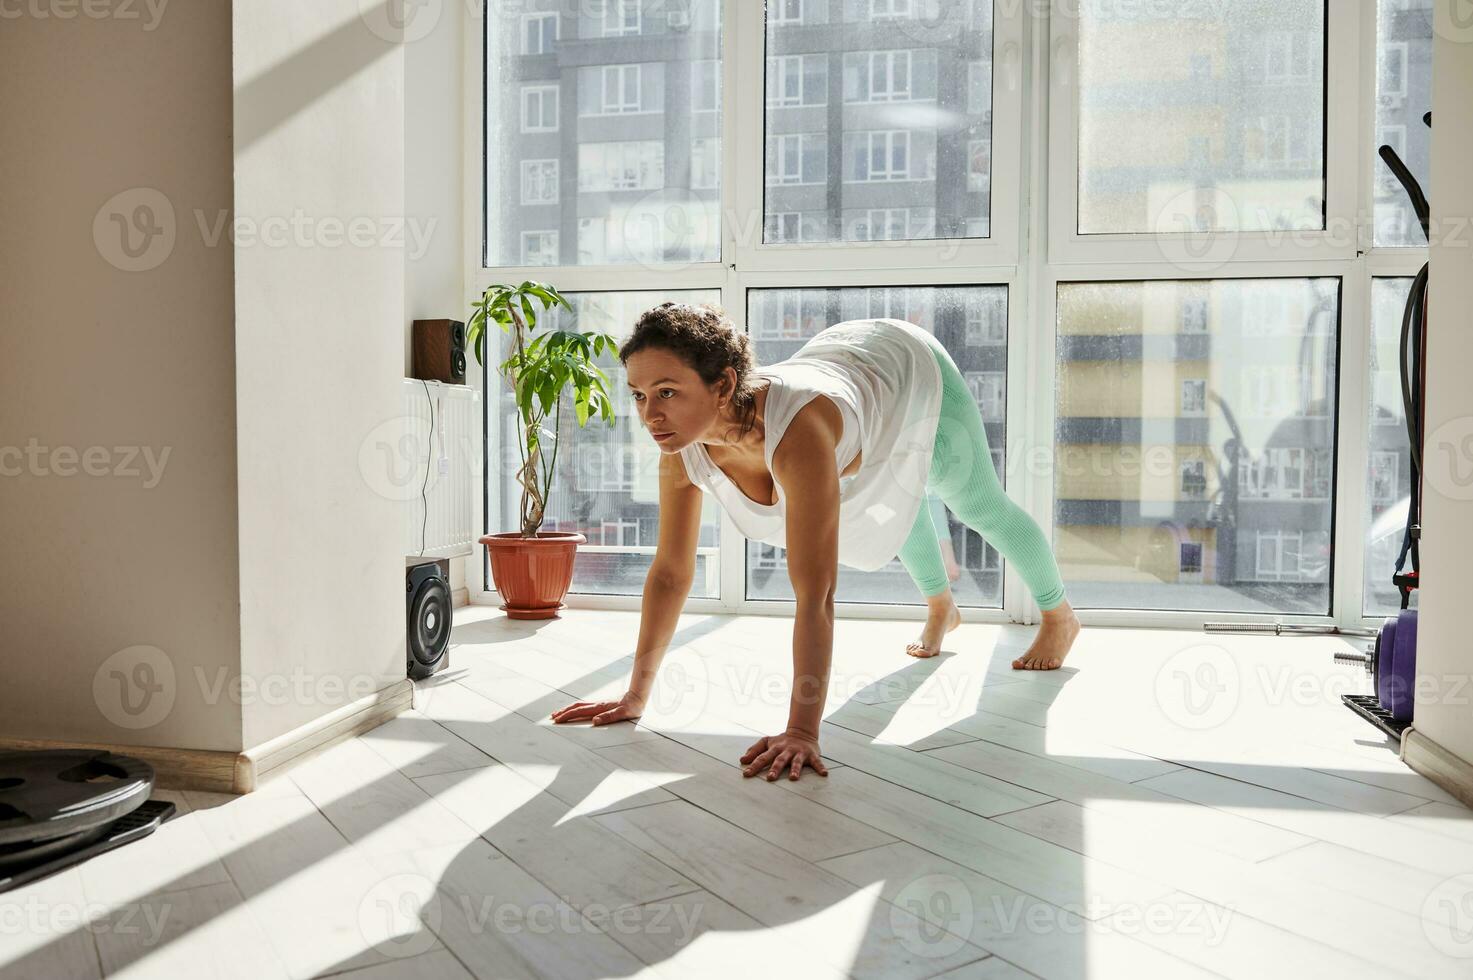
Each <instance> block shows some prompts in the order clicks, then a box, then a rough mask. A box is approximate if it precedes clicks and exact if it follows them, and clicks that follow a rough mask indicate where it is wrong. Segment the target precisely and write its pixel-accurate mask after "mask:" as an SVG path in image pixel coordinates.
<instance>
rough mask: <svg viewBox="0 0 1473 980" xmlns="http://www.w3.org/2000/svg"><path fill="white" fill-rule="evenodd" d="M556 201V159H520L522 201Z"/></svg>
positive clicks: (542, 202) (538, 202)
mask: <svg viewBox="0 0 1473 980" xmlns="http://www.w3.org/2000/svg"><path fill="white" fill-rule="evenodd" d="M557 202H558V161H557V160H555V159H554V160H523V161H522V203H523V204H556V203H557Z"/></svg>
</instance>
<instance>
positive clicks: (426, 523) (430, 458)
mask: <svg viewBox="0 0 1473 980" xmlns="http://www.w3.org/2000/svg"><path fill="white" fill-rule="evenodd" d="M419 383H420V384H422V385H424V389H425V404H426V405H428V406H429V409H430V438H429V440H428V441H429V448H428V453H427V455H426V457H425V481H424V483H422V484H421V485H420V488H419V499H420V500H421V501H422V502H423V503H424V505H425V516H424V520H423V521H422V522H420V525H419V555H418V557H420V558H423V557H424V554H425V535H426V533H427V532H428V531H429V527H430V498H429V496H428V495H427V494H426V493H425V491H426V490H427V489H429V486H430V466H431V464H433V463H434V460H435V402H434V399H432V398H430V385H429V382H427V381H425V380H424V379H423V378H421V379H420V380H419Z"/></svg>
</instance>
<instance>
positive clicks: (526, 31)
mask: <svg viewBox="0 0 1473 980" xmlns="http://www.w3.org/2000/svg"><path fill="white" fill-rule="evenodd" d="M557 37H558V16H557V14H524V15H523V16H522V54H550V53H552V47H553V45H554V44H555V43H557Z"/></svg>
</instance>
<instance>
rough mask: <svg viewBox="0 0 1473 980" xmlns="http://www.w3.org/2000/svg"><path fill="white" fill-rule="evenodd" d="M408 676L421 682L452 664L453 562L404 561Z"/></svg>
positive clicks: (448, 560)
mask: <svg viewBox="0 0 1473 980" xmlns="http://www.w3.org/2000/svg"><path fill="white" fill-rule="evenodd" d="M404 565H405V568H404V593H405V597H406V602H405V611H406V615H407V619H408V628H409V636H408V657H407V658H406V660H407V664H408V668H409V676H410V677H413V678H415V679H416V680H420V679H423V678H426V677H429V676H430V675H431V674H433V673H435V672H436V671H439V670H443V669H444V668H445V665H446V664H448V663H449V662H450V658H449V657H448V656H446V651H447V650H449V649H450V627H451V625H452V614H451V606H450V559H448V558H406V559H404Z"/></svg>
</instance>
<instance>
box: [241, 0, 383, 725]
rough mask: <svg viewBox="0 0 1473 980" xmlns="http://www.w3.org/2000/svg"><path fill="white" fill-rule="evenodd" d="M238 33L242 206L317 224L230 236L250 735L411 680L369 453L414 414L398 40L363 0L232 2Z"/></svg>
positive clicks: (258, 218) (256, 217)
mask: <svg viewBox="0 0 1473 980" xmlns="http://www.w3.org/2000/svg"><path fill="white" fill-rule="evenodd" d="M371 15H372V11H370V16H371ZM380 26H381V25H380ZM234 31H235V65H234V68H235V87H236V102H235V110H236V113H235V115H236V127H235V140H236V144H235V149H236V152H235V199H236V210H237V213H238V216H239V217H240V218H242V219H245V220H246V221H250V222H265V221H266V220H268V219H272V218H276V219H281V218H283V217H284V218H288V219H294V218H295V216H296V215H298V214H301V215H302V218H301V219H300V224H301V225H302V226H303V228H304V229H305V230H304V231H302V232H300V233H299V232H296V231H293V232H292V233H291V234H290V235H289V236H287V240H286V243H285V244H284V245H282V246H281V247H274V246H263V245H262V244H261V243H259V242H258V243H255V244H252V245H245V244H243V243H242V242H241V241H239V240H238V241H237V243H236V250H235V273H236V323H237V330H236V336H237V343H236V372H235V374H236V383H237V386H238V399H239V417H240V423H239V434H238V442H239V464H238V465H239V472H240V490H239V497H240V539H241V547H240V592H241V669H242V673H243V675H244V676H245V677H247V678H249V679H251V680H252V681H254V682H257V683H260V684H262V685H265V684H267V683H274V684H275V685H276V687H275V688H274V690H275V691H276V692H277V693H276V694H273V695H272V696H270V697H269V698H268V697H266V696H262V697H260V698H257V699H255V700H254V701H253V702H252V703H250V704H248V705H247V707H246V710H245V713H244V718H243V726H244V740H245V744H246V745H247V746H251V745H256V744H259V743H260V742H263V741H266V740H268V739H271V738H273V737H275V736H277V735H279V734H281V733H283V732H286V731H289V730H290V729H292V728H295V727H297V726H299V725H302V724H304V723H306V722H308V721H311V720H312V719H314V718H316V717H317V716H319V715H321V714H323V713H325V712H327V711H330V710H332V709H333V708H335V707H337V706H339V705H340V704H343V703H346V702H348V701H351V700H354V699H355V698H356V697H361V696H363V695H365V694H368V693H371V692H372V691H373V690H377V689H381V688H384V687H387V686H389V685H390V684H392V683H395V682H396V681H399V680H402V679H403V678H404V586H403V583H404V555H403V545H402V541H401V530H400V529H401V525H400V523H399V521H400V511H399V510H398V509H397V504H396V503H395V502H394V501H392V500H390V499H389V498H387V497H386V496H384V495H382V494H381V493H379V492H377V491H376V490H375V489H374V488H373V486H372V485H371V484H370V481H369V480H368V479H366V478H365V475H364V473H363V472H362V471H361V469H360V463H359V449H360V446H362V445H363V443H364V441H365V439H367V438H368V437H369V435H370V433H371V432H372V431H373V430H374V429H375V427H378V426H381V425H382V424H384V423H385V422H391V421H392V420H393V419H395V418H396V417H397V416H399V415H400V413H401V409H400V404H399V388H400V378H401V377H402V368H403V357H404V317H405V301H404V269H405V267H404V262H405V257H404V252H405V249H404V242H403V240H400V241H399V242H398V244H397V245H396V244H394V242H393V241H392V238H393V230H392V229H393V223H394V222H399V223H400V224H401V226H402V223H403V220H404V218H405V206H404V48H403V45H401V44H395V43H392V42H391V41H390V40H388V39H386V38H384V37H381V36H380V35H379V34H378V33H376V32H375V31H374V30H372V29H370V22H369V21H368V20H366V19H365V17H364V16H362V15H361V14H360V5H359V3H358V0H314V2H312V3H301V2H299V0H252V2H250V3H237V4H236V5H235V17H234ZM355 223H356V224H358V225H359V226H360V227H367V228H368V229H370V232H369V233H366V234H363V235H362V236H361V238H360V239H359V241H360V242H361V243H360V244H354V243H353V241H352V239H351V238H349V237H348V236H347V235H345V234H344V230H345V229H346V228H349V227H352V226H353V225H354V224H355ZM365 223H366V224H365ZM260 227H261V228H262V229H263V230H264V229H265V225H264V224H262V225H261V226H260ZM384 235H388V236H389V241H388V242H387V243H385V240H384V237H383V236H384ZM278 240H280V239H279V238H278ZM262 690H263V691H264V690H265V689H264V688H263V689H262ZM279 695H285V696H279Z"/></svg>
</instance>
